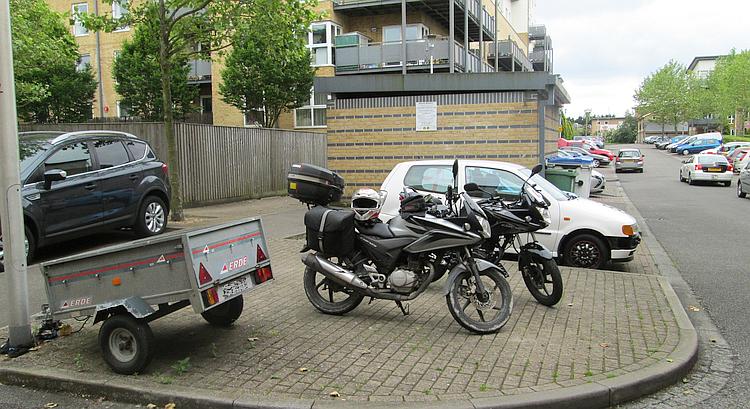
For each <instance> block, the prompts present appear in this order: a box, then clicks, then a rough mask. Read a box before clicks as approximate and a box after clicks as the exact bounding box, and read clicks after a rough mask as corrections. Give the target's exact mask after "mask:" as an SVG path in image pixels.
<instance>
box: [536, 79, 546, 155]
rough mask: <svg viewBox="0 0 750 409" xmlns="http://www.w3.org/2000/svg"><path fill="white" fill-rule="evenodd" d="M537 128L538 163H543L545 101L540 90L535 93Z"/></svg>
mask: <svg viewBox="0 0 750 409" xmlns="http://www.w3.org/2000/svg"><path fill="white" fill-rule="evenodd" d="M537 92H538V94H537V111H536V112H537V127H538V128H539V163H544V149H545V147H544V142H545V137H546V135H545V133H546V132H545V131H546V129H545V128H546V126H545V121H544V117H545V112H544V110H545V106H546V101H545V100H544V99H543V98H542V95H541V90H540V91H537Z"/></svg>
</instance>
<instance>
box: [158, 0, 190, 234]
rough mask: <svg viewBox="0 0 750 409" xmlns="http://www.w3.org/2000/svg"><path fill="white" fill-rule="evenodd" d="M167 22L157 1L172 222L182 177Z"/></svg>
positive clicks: (176, 218)
mask: <svg viewBox="0 0 750 409" xmlns="http://www.w3.org/2000/svg"><path fill="white" fill-rule="evenodd" d="M168 26H169V22H168V21H167V10H166V7H165V6H164V0H159V67H160V69H161V89H162V106H163V110H164V133H165V136H166V138H167V164H168V165H169V184H170V186H171V187H172V199H171V206H170V214H171V216H172V220H174V221H180V220H183V219H184V218H185V217H184V214H183V210H182V175H181V174H180V157H179V155H177V138H176V136H175V133H174V108H173V105H172V82H171V79H172V75H171V74H172V66H171V64H170V61H169V52H170V49H169V27H168Z"/></svg>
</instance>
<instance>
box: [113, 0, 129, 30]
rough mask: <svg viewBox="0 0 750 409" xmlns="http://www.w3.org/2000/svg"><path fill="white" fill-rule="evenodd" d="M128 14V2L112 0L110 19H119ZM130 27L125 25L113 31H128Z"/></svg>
mask: <svg viewBox="0 0 750 409" xmlns="http://www.w3.org/2000/svg"><path fill="white" fill-rule="evenodd" d="M126 14H128V0H114V1H113V2H112V18H113V19H119V18H123V17H125V15H126ZM128 30H130V27H129V26H128V25H127V24H123V25H122V26H120V27H117V30H115V31H128Z"/></svg>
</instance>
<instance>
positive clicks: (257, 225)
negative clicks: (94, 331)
mask: <svg viewBox="0 0 750 409" xmlns="http://www.w3.org/2000/svg"><path fill="white" fill-rule="evenodd" d="M42 272H43V274H44V279H45V284H46V291H47V298H48V302H49V306H48V308H47V311H46V312H45V315H46V316H47V318H48V319H52V320H60V319H64V318H73V317H81V316H93V317H94V324H96V323H98V322H103V324H102V326H101V328H100V330H99V345H100V347H101V350H102V353H103V356H104V359H105V361H106V362H107V364H108V365H109V366H110V367H111V368H112V370H113V371H115V372H117V373H121V374H132V373H135V372H139V371H141V370H142V369H143V368H145V367H146V366H147V365H148V364H149V362H150V361H151V359H152V358H153V352H154V338H153V333H152V332H151V328H150V327H149V325H148V323H149V322H151V321H153V320H155V319H157V318H160V317H163V316H165V315H167V314H170V313H172V312H175V311H177V310H179V309H182V308H184V307H187V306H188V305H190V306H192V308H193V311H195V312H196V313H199V314H201V315H202V316H203V318H204V319H205V320H206V321H208V322H209V323H211V324H213V325H218V326H228V325H231V324H232V323H233V322H234V321H235V320H237V318H239V316H240V314H241V313H242V308H243V294H244V293H246V292H248V291H250V290H252V289H254V288H256V287H258V286H259V285H262V284H264V283H267V282H270V281H272V280H273V272H272V270H271V258H270V253H269V250H268V245H267V243H266V239H265V235H264V232H263V224H262V222H261V220H260V219H259V218H251V219H244V220H238V221H235V222H231V223H227V224H222V225H218V226H213V227H208V228H202V229H196V230H188V231H178V232H173V233H167V234H163V235H160V236H155V237H151V238H148V239H142V240H136V241H132V242H129V243H124V244H119V245H115V246H110V247H105V248H102V249H98V250H94V251H90V252H86V253H82V254H78V255H74V256H70V257H65V258H61V259H57V260H53V261H48V262H45V263H42Z"/></svg>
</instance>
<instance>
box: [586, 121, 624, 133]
mask: <svg viewBox="0 0 750 409" xmlns="http://www.w3.org/2000/svg"><path fill="white" fill-rule="evenodd" d="M623 122H625V117H601V118H592V119H591V134H592V135H597V136H604V135H605V134H606V133H607V132H609V131H613V130H615V129H617V128H619V127H620V125H622V123H623Z"/></svg>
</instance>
